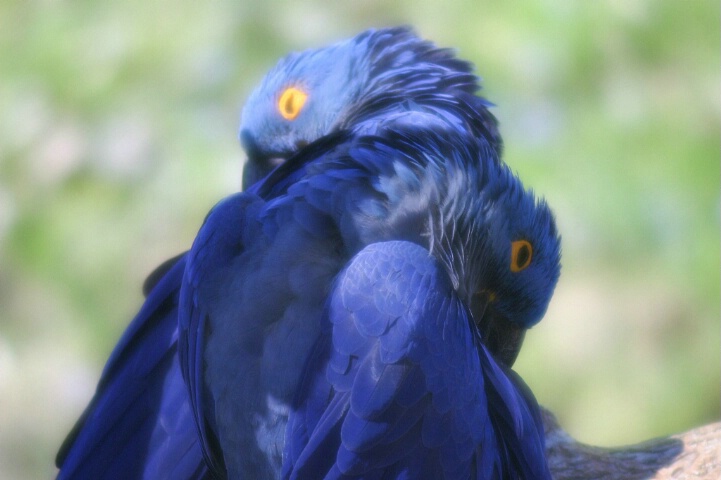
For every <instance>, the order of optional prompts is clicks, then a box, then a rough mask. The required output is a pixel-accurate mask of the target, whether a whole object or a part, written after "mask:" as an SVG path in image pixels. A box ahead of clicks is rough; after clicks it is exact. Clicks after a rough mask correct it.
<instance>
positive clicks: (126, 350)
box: [57, 256, 208, 479]
mask: <svg viewBox="0 0 721 480" xmlns="http://www.w3.org/2000/svg"><path fill="white" fill-rule="evenodd" d="M185 260H186V259H185V257H184V256H183V257H180V258H179V259H178V260H177V261H176V262H175V264H174V265H173V266H172V267H171V268H170V269H168V270H167V271H166V273H165V274H164V276H163V277H162V278H161V279H160V280H159V281H158V282H157V284H156V285H155V286H154V288H153V289H152V290H151V291H150V292H149V295H148V298H147V299H146V301H145V303H144V305H143V307H142V308H141V310H140V312H138V315H137V316H136V317H135V319H133V321H132V322H131V323H130V325H129V326H128V328H127V330H126V331H125V333H124V334H123V336H122V338H121V340H120V342H119V343H118V345H117V346H116V348H115V350H114V351H113V353H112V354H111V356H110V359H109V360H108V363H107V364H106V366H105V369H104V370H103V374H102V376H101V379H100V381H99V383H98V387H97V391H96V393H95V396H94V398H93V400H92V401H91V403H90V404H89V405H88V407H87V409H86V411H85V413H84V414H83V416H82V417H81V419H80V420H79V421H78V424H77V425H76V427H75V428H74V429H73V432H71V434H70V435H69V437H68V439H67V440H66V442H65V444H64V445H63V447H62V448H61V450H60V452H59V454H58V459H57V463H58V466H59V467H60V468H61V470H60V472H59V475H58V478H61V479H63V478H189V479H190V478H206V476H207V473H208V472H207V469H206V468H205V466H204V463H203V461H202V460H203V459H202V455H201V451H200V445H199V443H198V441H197V434H196V432H195V426H194V421H193V416H192V413H191V410H190V404H189V401H188V394H187V389H186V388H185V384H184V382H183V377H182V375H181V372H180V364H179V363H178V358H177V335H178V327H177V318H178V317H177V315H178V290H179V288H178V287H179V285H180V283H181V279H182V275H183V271H184V269H185Z"/></svg>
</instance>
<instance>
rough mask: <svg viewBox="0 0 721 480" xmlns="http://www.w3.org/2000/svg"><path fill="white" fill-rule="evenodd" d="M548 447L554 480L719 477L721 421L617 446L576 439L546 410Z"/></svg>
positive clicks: (663, 479)
mask: <svg viewBox="0 0 721 480" xmlns="http://www.w3.org/2000/svg"><path fill="white" fill-rule="evenodd" d="M543 417H544V418H543V421H544V424H545V430H546V452H547V453H548V461H549V465H550V467H551V472H552V473H553V477H554V478H555V479H556V480H566V479H569V480H570V479H576V480H583V479H594V480H599V479H600V480H606V479H608V480H636V479H639V480H640V479H658V480H666V479H713V480H719V479H721V422H717V423H712V424H710V425H705V426H703V427H699V428H696V429H693V430H690V431H688V432H685V433H681V434H678V435H671V436H669V437H664V438H656V439H653V440H648V441H646V442H643V443H639V444H636V445H630V446H626V447H616V448H603V447H594V446H591V445H586V444H583V443H580V442H577V441H576V440H574V439H573V438H571V436H570V435H569V434H568V433H566V432H565V431H564V430H563V429H562V428H561V427H560V425H559V424H558V421H557V420H556V418H555V417H554V416H553V414H552V413H551V412H549V411H548V410H545V409H543Z"/></svg>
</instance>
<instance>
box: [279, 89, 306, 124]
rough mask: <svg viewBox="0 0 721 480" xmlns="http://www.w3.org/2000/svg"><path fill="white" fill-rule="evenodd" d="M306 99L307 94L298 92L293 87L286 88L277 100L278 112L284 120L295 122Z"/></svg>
mask: <svg viewBox="0 0 721 480" xmlns="http://www.w3.org/2000/svg"><path fill="white" fill-rule="evenodd" d="M307 98H308V94H307V93H304V92H302V91H300V90H298V89H297V88H295V87H288V88H286V89H285V90H284V91H283V93H282V94H281V95H280V100H278V111H279V112H280V114H281V115H282V116H283V118H285V119H286V120H295V117H297V116H298V114H299V113H300V111H301V109H302V108H303V105H305V101H306V99H307Z"/></svg>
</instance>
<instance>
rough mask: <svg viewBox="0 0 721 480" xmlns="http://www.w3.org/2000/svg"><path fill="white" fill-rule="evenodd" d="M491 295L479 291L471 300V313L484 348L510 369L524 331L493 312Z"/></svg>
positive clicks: (521, 343) (519, 349) (524, 333)
mask: <svg viewBox="0 0 721 480" xmlns="http://www.w3.org/2000/svg"><path fill="white" fill-rule="evenodd" d="M493 297H494V295H493V294H492V293H489V292H486V291H481V292H478V293H476V294H475V295H473V298H472V299H471V312H473V318H474V320H475V322H476V325H477V326H478V330H479V331H480V332H481V339H482V340H483V343H484V345H486V348H488V350H489V351H490V352H491V354H492V355H493V356H494V357H495V358H496V360H498V361H500V362H502V363H503V364H504V365H505V366H507V367H509V368H510V367H512V366H513V364H514V362H515V361H516V358H518V353H519V352H520V351H521V347H522V346H523V339H524V338H525V336H526V329H525V328H523V327H520V326H518V325H517V324H516V323H514V322H512V321H510V320H508V319H507V318H505V317H502V316H500V315H497V314H495V312H494V311H493V306H492V303H493V300H492V299H493Z"/></svg>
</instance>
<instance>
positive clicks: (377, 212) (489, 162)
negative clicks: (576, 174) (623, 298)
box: [58, 29, 559, 478]
mask: <svg viewBox="0 0 721 480" xmlns="http://www.w3.org/2000/svg"><path fill="white" fill-rule="evenodd" d="M478 88H479V87H478V82H477V79H476V77H475V76H474V75H473V74H472V73H471V67H470V65H469V64H468V63H466V62H463V61H461V60H458V59H457V58H455V56H454V55H453V54H452V52H450V51H448V50H443V49H437V48H436V47H434V46H433V45H432V44H430V43H428V42H425V41H422V40H420V39H418V38H417V37H416V36H415V35H414V34H413V33H412V32H410V31H409V30H407V29H387V30H377V31H368V32H363V33H362V34H360V35H358V36H357V37H354V38H353V39H351V40H348V41H346V42H342V43H339V44H336V45H334V46H331V47H327V48H324V49H318V50H312V51H308V52H302V53H299V54H292V55H290V56H289V57H287V58H285V59H283V60H281V62H280V63H279V64H278V66H276V68H275V69H274V70H272V71H271V72H270V73H269V75H268V76H267V77H266V79H265V80H264V81H263V83H262V84H261V86H260V87H259V88H258V89H257V90H256V91H255V92H254V93H253V94H252V95H251V97H250V98H249V100H248V103H247V104H246V107H245V109H244V112H243V119H242V125H241V131H240V138H241V142H242V144H243V145H244V148H245V149H246V151H247V152H248V155H249V161H248V165H247V171H246V174H245V176H244V183H246V186H247V187H248V188H247V189H246V191H245V192H243V193H239V194H236V195H233V196H231V197H229V198H228V199H226V200H223V201H222V202H220V203H219V204H218V205H217V206H216V207H214V209H213V210H212V211H211V212H210V213H209V215H208V217H207V218H206V221H205V223H204V224H203V226H202V227H201V229H200V231H199V233H198V236H197V237H196V240H195V242H194V244H193V247H192V249H191V250H190V252H188V253H187V254H185V255H183V256H181V257H180V258H179V259H178V260H177V261H176V262H175V263H172V262H171V264H169V266H167V267H166V268H165V269H164V270H163V271H164V274H163V275H160V276H161V278H160V280H159V281H158V283H157V284H156V285H155V286H153V288H152V289H151V291H150V293H149V296H148V299H147V300H146V304H145V306H144V308H143V309H142V310H141V312H140V313H139V315H138V317H136V319H135V320H134V322H133V323H132V324H131V326H130V327H129V329H128V332H126V334H125V336H124V338H123V339H122V340H121V343H120V344H119V346H118V347H117V348H116V350H115V352H114V353H113V355H112V356H111V359H110V360H109V362H108V366H107V367H106V370H105V371H104V373H103V377H102V378H101V382H100V384H99V386H98V392H97V393H96V396H95V398H94V400H93V402H92V403H91V405H90V406H89V407H88V410H87V414H86V415H85V416H84V418H83V419H81V420H80V421H79V424H78V427H77V431H76V432H75V433H73V434H71V436H70V437H69V439H68V441H67V442H66V446H64V447H63V449H61V452H60V453H59V455H58V464H59V466H60V467H61V472H60V477H68V478H69V477H74V476H82V472H95V471H101V470H93V469H94V468H98V469H104V471H105V473H106V475H107V477H112V476H113V475H115V476H118V477H119V476H123V475H122V470H111V469H110V465H112V462H113V461H114V460H115V459H116V457H113V456H112V449H111V448H108V445H109V444H110V445H112V444H114V443H115V440H113V437H114V436H115V435H116V434H117V432H120V431H124V429H127V428H126V427H125V426H124V425H131V426H130V427H128V428H130V429H131V430H132V429H133V428H139V427H138V425H155V427H153V428H154V430H153V433H152V434H148V433H143V432H142V431H140V430H139V431H137V432H136V435H137V438H134V437H133V436H132V435H131V436H130V437H126V441H125V444H130V443H133V442H135V444H137V445H140V446H142V448H141V447H137V448H138V449H139V450H144V451H143V452H142V454H140V455H138V456H135V457H130V456H128V457H126V458H127V460H128V462H129V463H128V465H131V464H132V465H134V466H135V467H137V470H127V471H133V472H137V475H134V476H145V477H147V478H150V477H154V478H161V477H162V475H164V474H167V471H165V470H163V469H162V468H155V470H152V469H150V468H149V466H151V465H154V466H156V467H157V465H160V464H161V463H162V461H165V462H171V464H172V465H174V466H175V467H174V468H175V470H174V475H173V477H172V478H202V477H203V476H208V475H210V474H211V472H212V473H214V474H215V475H217V476H221V477H222V476H225V475H228V476H230V477H231V478H235V477H241V478H275V477H277V476H278V475H280V474H281V473H282V475H283V476H291V477H297V478H307V476H308V475H310V474H312V476H313V477H316V476H319V475H325V474H326V473H328V475H329V477H335V476H339V475H340V474H341V473H343V474H348V475H351V476H353V475H355V476H375V475H379V474H380V473H382V472H385V473H384V474H385V475H387V476H388V477H394V476H398V477H401V476H403V475H411V474H412V473H413V472H415V473H418V476H421V477H423V476H427V477H428V478H431V477H432V478H437V475H436V474H440V473H443V474H445V475H446V476H447V477H448V478H461V477H464V476H467V474H470V473H474V476H477V477H478V478H493V477H497V476H509V477H513V476H516V477H517V478H522V477H524V476H527V474H528V472H532V473H533V474H534V475H536V476H541V477H542V476H547V468H546V467H545V460H544V456H543V434H542V426H541V425H540V420H539V418H540V417H539V416H538V407H537V405H536V404H535V400H534V399H533V397H532V395H531V394H530V392H529V391H528V390H527V388H526V387H525V386H524V385H523V383H522V381H520V379H518V378H517V377H516V376H515V374H513V372H512V371H511V370H510V369H508V368H507V367H506V366H504V365H503V363H504V362H505V363H506V364H508V365H510V364H511V363H512V361H513V359H515V354H516V353H517V351H518V348H520V340H519V339H518V338H519V337H517V336H516V334H515V333H514V334H513V335H511V336H508V335H507V334H506V332H509V331H513V332H516V331H525V329H526V328H528V327H530V326H531V325H532V324H534V323H535V322H537V321H538V320H540V317H541V316H542V314H543V313H544V311H545V309H546V307H547V305H548V301H549V300H550V296H551V294H552V291H553V287H554V286H555V283H556V280H557V277H558V268H559V267H558V257H559V248H558V237H557V233H556V230H555V226H554V223H553V218H552V215H551V213H550V211H549V210H548V208H547V207H546V205H545V204H544V203H542V202H537V201H536V200H535V198H534V197H533V195H532V193H530V192H527V191H526V190H524V189H523V187H522V186H521V185H520V182H519V181H518V179H517V178H516V177H515V176H513V175H512V173H511V172H510V171H509V170H508V168H507V167H506V166H504V165H503V164H502V163H501V162H500V150H501V140H500V136H499V134H498V131H497V126H496V121H495V119H494V118H493V116H492V115H491V114H490V113H489V112H488V109H487V106H488V103H487V102H486V101H485V100H483V99H482V98H481V97H479V96H477V95H475V93H476V91H477V90H478ZM289 89H293V90H292V91H291V90H289ZM288 92H290V93H288ZM296 92H300V93H296ZM293 95H299V96H296V97H293ZM289 96H290V100H288V98H289ZM281 100H282V102H281ZM279 102H280V104H279ZM279 109H281V110H282V109H286V111H281V112H280V113H281V114H282V115H279ZM289 119H290V120H289ZM516 241H518V242H526V243H525V244H523V245H522V248H526V250H525V251H524V250H522V248H521V247H519V248H521V251H522V252H523V254H522V256H520V257H518V256H517V251H516V250H517V249H516V247H515V243H514V242H516ZM512 245H514V246H512ZM526 245H530V246H531V248H530V249H529V247H527V246H526ZM526 260H528V263H526ZM514 262H515V263H514ZM511 267H519V268H520V267H522V268H520V269H521V270H522V271H518V272H512V273H513V274H511V273H510V272H509V270H510V269H511ZM516 269H518V268H516ZM155 330H157V331H158V332H159V334H158V335H157V337H153V336H152V335H150V334H149V333H148V332H153V331H155ZM491 337H493V338H496V340H490V338H491ZM520 338H521V339H522V336H521V337H520ZM176 340H177V342H176ZM176 346H177V350H178V354H176ZM506 351H508V352H509V353H507V352H506ZM146 352H147V353H148V355H150V356H149V357H148V359H149V360H148V361H147V362H146V363H143V362H142V360H143V358H144V357H143V355H145V353H146ZM153 354H156V357H153V356H152V355H153ZM496 354H497V355H499V358H500V362H499V360H497V359H496V358H494V355H496ZM133 355H137V356H138V357H137V359H134V358H135V357H133ZM160 358H162V359H160ZM138 365H139V366H138ZM181 372H182V376H181ZM186 387H187V390H185V388H186ZM146 390H147V391H146ZM116 396H117V399H116V398H115V397H116ZM111 401H112V402H115V404H114V405H110V404H109V403H108V402H111ZM134 405H141V406H142V407H143V409H144V411H142V412H140V410H141V409H140V408H138V409H137V410H138V411H137V412H136V411H135V410H133V406H134ZM133 425H134V426H133ZM157 425H163V426H164V427H165V426H166V425H173V426H175V430H172V429H169V428H166V432H165V433H166V435H165V436H163V435H160V434H156V432H155V431H156V430H158V428H157ZM181 427H182V428H181ZM188 427H190V428H188ZM145 428H151V427H145ZM178 432H180V433H178ZM119 443H120V447H122V445H123V442H122V441H121V442H119ZM168 445H170V446H173V448H172V449H171V450H172V453H167V452H165V451H164V450H163V448H165V447H167V446H168ZM176 445H178V447H177V448H176ZM201 452H202V456H201ZM117 458H123V457H117ZM146 459H150V460H153V459H157V460H155V461H156V463H155V464H153V463H152V461H150V462H148V461H146ZM131 460H132V461H131ZM91 467H92V468H91ZM128 468H130V467H128ZM419 468H420V470H418V469H419ZM143 469H145V470H143ZM414 469H415V470H414ZM413 477H415V475H411V478H413ZM166 478H171V477H166Z"/></svg>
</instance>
